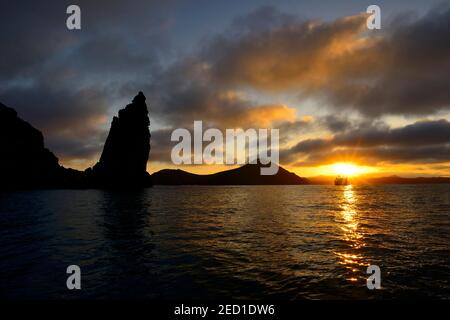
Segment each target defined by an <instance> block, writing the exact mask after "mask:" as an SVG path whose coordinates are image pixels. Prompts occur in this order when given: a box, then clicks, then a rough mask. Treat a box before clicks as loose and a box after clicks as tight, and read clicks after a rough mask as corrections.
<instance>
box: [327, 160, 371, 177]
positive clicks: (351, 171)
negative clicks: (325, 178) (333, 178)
mask: <svg viewBox="0 0 450 320" xmlns="http://www.w3.org/2000/svg"><path fill="white" fill-rule="evenodd" d="M332 170H333V173H334V174H336V175H343V176H347V177H351V176H355V175H358V174H362V173H365V172H366V170H365V169H364V168H363V167H360V166H357V165H354V164H351V163H335V164H334V165H333V167H332Z"/></svg>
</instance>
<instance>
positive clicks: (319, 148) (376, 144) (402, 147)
mask: <svg viewBox="0 0 450 320" xmlns="http://www.w3.org/2000/svg"><path fill="white" fill-rule="evenodd" d="M449 150H450V122H448V121H447V120H436V121H419V122H416V123H414V124H411V125H407V126H404V127H401V128H394V129H390V128H389V127H388V126H386V125H383V124H382V123H374V124H372V125H371V126H368V125H367V124H365V125H363V126H360V127H358V128H356V129H353V130H350V131H345V132H343V133H339V134H336V135H335V136H334V137H333V138H331V139H307V140H303V141H300V142H299V143H298V144H296V145H295V146H293V147H292V148H289V149H287V150H284V151H282V152H281V154H282V159H283V160H284V161H286V162H293V163H297V164H303V165H320V164H328V163H333V162H337V161H351V162H362V163H365V164H376V163H379V162H389V163H395V162H404V163H419V162H423V163H433V162H445V161H449V160H450V153H449Z"/></svg>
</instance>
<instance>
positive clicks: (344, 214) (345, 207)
mask: <svg viewBox="0 0 450 320" xmlns="http://www.w3.org/2000/svg"><path fill="white" fill-rule="evenodd" d="M356 202H357V197H356V196H355V192H354V190H353V186H352V185H347V186H345V187H343V189H342V198H341V205H340V207H341V211H340V212H339V213H338V216H337V218H338V221H339V222H340V223H341V224H342V226H341V227H340V228H341V230H342V240H344V241H345V242H347V243H348V244H349V247H350V248H349V250H348V251H346V252H334V253H335V254H336V255H337V256H338V258H339V264H341V265H343V266H345V268H347V269H348V270H349V271H350V272H351V276H350V277H349V278H347V280H349V281H351V282H356V281H357V280H358V278H357V277H356V275H358V274H359V275H360V273H361V271H360V269H361V267H363V266H367V265H368V263H366V262H365V261H364V260H365V259H364V257H363V256H362V255H361V254H360V253H356V252H355V251H357V250H358V249H360V248H362V247H364V246H365V243H364V236H363V234H362V233H361V232H360V231H359V230H358V212H357V207H356ZM358 267H360V268H359V269H358ZM360 276H361V275H360Z"/></svg>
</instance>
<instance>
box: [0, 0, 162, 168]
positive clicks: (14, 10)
mask: <svg viewBox="0 0 450 320" xmlns="http://www.w3.org/2000/svg"><path fill="white" fill-rule="evenodd" d="M70 4H72V2H70V1H58V2H57V3H55V2H54V1H45V0H44V1H39V3H29V2H23V1H15V2H10V1H8V2H2V3H1V4H0V10H1V12H4V13H7V15H4V17H2V19H1V20H0V29H1V30H4V31H5V30H9V32H2V33H0V43H2V59H1V60H0V101H2V102H3V103H4V104H6V105H8V106H10V107H13V108H15V109H16V110H17V111H18V112H19V114H20V116H21V117H22V118H23V119H25V120H26V121H28V122H30V123H31V124H32V125H33V126H35V127H37V128H38V129H39V130H41V131H43V133H44V136H45V140H46V144H47V146H48V147H49V148H50V149H51V150H53V151H54V152H55V153H56V155H57V156H58V157H60V158H62V159H71V158H80V157H93V155H94V154H98V153H99V152H100V151H101V148H102V145H103V142H104V141H102V139H103V138H104V137H105V135H106V131H107V130H108V124H109V121H110V116H111V113H112V112H111V111H113V110H115V109H117V108H119V107H123V106H119V105H117V103H116V101H123V100H130V99H132V97H133V96H134V95H135V94H136V93H137V92H138V91H139V90H141V88H142V87H143V86H144V83H148V82H149V81H151V75H152V74H153V73H154V70H157V69H159V68H160V56H161V55H163V54H164V53H167V52H168V51H170V44H169V43H168V41H167V30H166V28H167V21H168V20H169V19H170V18H169V16H168V14H167V13H166V10H167V9H168V8H169V7H170V6H171V2H167V3H159V2H158V1H143V0H142V1H141V0H138V1H134V2H133V4H132V5H129V4H128V3H126V2H124V1H118V0H112V1H95V2H94V1H87V0H80V1H77V5H79V6H80V8H81V15H82V29H81V30H77V31H69V30H67V28H66V25H65V21H66V17H67V14H66V8H67V6H68V5H70ZM130 35H132V36H130Z"/></svg>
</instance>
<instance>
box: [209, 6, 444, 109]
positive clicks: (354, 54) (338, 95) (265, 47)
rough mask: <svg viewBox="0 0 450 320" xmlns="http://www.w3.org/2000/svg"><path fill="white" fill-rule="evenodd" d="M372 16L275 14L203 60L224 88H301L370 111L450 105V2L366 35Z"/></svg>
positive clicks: (223, 41)
mask: <svg viewBox="0 0 450 320" xmlns="http://www.w3.org/2000/svg"><path fill="white" fill-rule="evenodd" d="M266 15H268V16H273V15H274V13H271V14H268V13H266ZM249 17H251V15H249ZM366 18H367V16H366V15H365V14H359V15H354V16H349V17H344V18H340V19H337V20H335V21H333V22H322V21H316V20H308V21H300V20H298V19H294V18H292V17H284V18H282V17H281V16H277V19H275V18H272V19H271V21H274V20H275V21H276V23H272V24H269V25H270V26H271V27H270V28H264V27H262V25H261V23H259V24H258V23H256V24H254V25H252V27H246V28H243V31H242V32H241V33H238V32H235V33H233V34H232V36H228V35H227V34H223V35H221V36H219V37H217V38H216V39H215V40H214V41H212V42H211V43H210V44H209V46H207V49H205V50H204V55H203V59H204V62H205V63H206V64H207V65H208V66H209V68H211V75H212V79H214V81H216V82H217V83H220V84H222V85H228V86H251V87H253V88H256V89H259V90H271V91H287V90H291V91H292V90H295V91H297V92H298V94H299V96H300V97H301V98H311V97H312V98H315V99H318V100H319V101H322V102H323V103H325V104H326V105H328V106H331V107H335V108H346V109H353V110H356V111H358V112H360V113H361V114H363V115H367V116H380V115H386V114H401V115H420V114H430V113H435V112H438V111H440V110H448V109H449V108H450V91H449V90H447V85H446V84H447V83H449V82H450V61H449V59H448V57H449V55H450V42H449V41H448V39H449V38H450V27H449V24H448V21H449V20H450V6H448V5H442V6H440V7H437V8H435V9H433V10H431V11H430V12H429V13H427V14H426V15H425V16H423V17H420V18H416V19H414V18H404V17H403V18H401V17H396V18H395V19H393V20H392V22H390V23H386V24H385V25H384V26H383V29H382V31H381V32H368V30H367V28H366ZM242 20H245V19H242Z"/></svg>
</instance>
